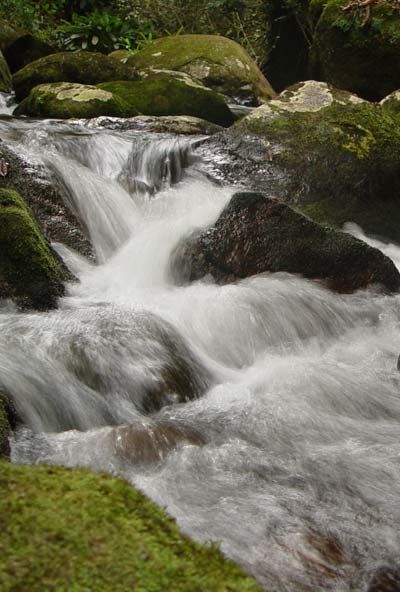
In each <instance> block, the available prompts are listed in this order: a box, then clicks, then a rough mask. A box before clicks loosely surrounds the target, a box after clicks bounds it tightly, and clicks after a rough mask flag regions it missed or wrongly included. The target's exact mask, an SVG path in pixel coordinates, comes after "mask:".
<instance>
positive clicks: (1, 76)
mask: <svg viewBox="0 0 400 592" xmlns="http://www.w3.org/2000/svg"><path fill="white" fill-rule="evenodd" d="M11 88H12V83H11V72H10V70H9V68H8V64H7V62H6V60H5V57H4V56H3V53H2V51H1V50H0V92H10V91H11Z"/></svg>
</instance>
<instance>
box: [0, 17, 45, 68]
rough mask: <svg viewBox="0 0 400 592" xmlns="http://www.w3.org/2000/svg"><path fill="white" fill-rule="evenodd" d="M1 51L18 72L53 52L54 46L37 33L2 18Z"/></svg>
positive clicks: (0, 27) (0, 32) (0, 23)
mask: <svg viewBox="0 0 400 592" xmlns="http://www.w3.org/2000/svg"><path fill="white" fill-rule="evenodd" d="M0 51H2V52H3V54H4V57H5V59H6V61H7V63H8V66H9V68H10V70H11V72H16V71H17V70H19V69H20V68H23V67H24V66H26V65H27V64H30V63H31V62H33V61H35V60H38V59H39V58H42V57H44V56H47V55H49V54H51V53H53V52H54V48H53V47H51V46H50V45H49V44H48V43H45V42H44V41H42V40H41V39H38V38H37V37H35V35H32V34H31V33H28V32H27V31H24V30H23V29H19V28H18V27H13V26H11V25H9V24H8V23H7V22H6V21H4V20H0Z"/></svg>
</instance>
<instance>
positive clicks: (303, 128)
mask: <svg viewBox="0 0 400 592" xmlns="http://www.w3.org/2000/svg"><path fill="white" fill-rule="evenodd" d="M307 87H309V89H310V88H314V91H315V92H312V93H311V94H310V96H309V97H308V98H307V94H308V91H307V92H305V89H306V88H307ZM305 97H306V98H305ZM239 142H240V143H239ZM218 143H219V146H221V145H222V147H223V148H224V145H225V146H226V145H227V146H228V150H229V151H230V155H229V161H230V163H231V164H230V165H228V168H229V167H230V169H231V171H232V172H233V177H234V178H233V179H229V180H235V181H242V182H244V181H245V182H246V184H247V186H250V187H251V188H254V189H257V190H263V191H266V192H268V193H270V194H271V195H277V196H278V197H279V198H280V199H282V200H283V201H286V202H287V203H289V204H291V205H293V206H295V207H296V208H298V209H300V210H301V211H302V212H303V213H305V214H307V215H308V216H310V217H311V218H312V219H314V220H315V221H317V222H322V223H328V224H331V225H334V226H338V227H341V226H342V225H343V224H344V223H345V222H349V221H351V222H356V223H357V224H359V225H360V226H362V227H363V229H364V230H365V231H366V232H368V233H373V234H379V235H381V236H383V237H386V238H388V239H391V240H395V241H398V242H400V126H399V119H398V116H396V115H395V114H393V113H392V112H391V111H390V110H388V109H385V108H384V107H383V106H379V105H374V104H370V103H368V102H363V101H360V99H359V98H358V97H355V96H351V95H348V94H347V93H342V92H341V91H334V90H332V91H331V90H330V89H329V87H328V86H327V85H325V84H323V83H312V84H311V83H309V82H308V83H306V84H305V85H301V84H300V85H298V87H297V89H296V87H295V88H294V89H291V90H288V91H287V92H286V93H283V94H282V95H280V96H279V97H278V98H277V99H275V100H273V101H271V102H269V103H268V105H263V106H261V107H259V108H258V109H255V110H254V111H252V112H251V113H250V114H249V115H248V116H247V117H245V118H243V119H242V120H241V121H240V122H238V123H237V124H236V125H234V126H233V127H232V128H230V130H228V131H227V132H226V133H225V137H221V138H220V140H219V142H218V136H216V137H214V138H212V139H210V141H209V147H210V148H209V149H210V150H213V151H215V150H216V149H218V148H219V146H218ZM224 149H225V148H224ZM238 174H241V175H242V178H241V179H239V178H238ZM231 176H232V175H231ZM228 178H229V176H228Z"/></svg>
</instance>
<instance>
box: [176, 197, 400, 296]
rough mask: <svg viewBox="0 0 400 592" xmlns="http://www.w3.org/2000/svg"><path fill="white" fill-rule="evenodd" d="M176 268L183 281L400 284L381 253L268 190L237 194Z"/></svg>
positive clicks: (344, 288)
mask: <svg viewBox="0 0 400 592" xmlns="http://www.w3.org/2000/svg"><path fill="white" fill-rule="evenodd" d="M172 266H173V268H175V269H176V270H177V271H176V275H177V276H178V279H179V274H180V277H181V279H182V280H183V281H185V280H189V281H193V280H197V279H200V278H202V277H204V276H205V275H207V274H211V275H212V276H213V278H214V279H215V280H217V281H219V282H226V281H232V280H237V279H240V278H244V277H249V276H252V275H256V274H259V273H265V272H277V271H286V272H290V273H300V274H301V275H303V276H304V277H307V278H314V279H321V280H325V281H326V282H327V284H328V286H330V287H331V288H332V289H334V290H337V291H339V292H352V291H354V290H358V289H360V288H365V287H367V286H368V285H370V284H381V285H382V286H384V287H385V288H387V289H389V290H398V288H399V287H400V274H399V272H398V271H397V269H396V268H395V266H394V264H393V263H392V261H390V259H388V258H387V257H385V256H384V255H383V254H382V253H381V252H380V251H378V250H377V249H373V248H371V247H369V246H368V245H366V244H365V243H363V242H361V241H359V240H357V239H355V238H353V237H351V236H350V235H346V234H343V233H339V232H336V231H334V230H332V229H329V228H324V227H322V226H319V225H318V224H315V223H314V222H312V221H311V220H310V219H308V218H306V217H305V216H302V215H301V214H299V213H297V212H295V211H294V210H292V209H291V208H290V207H288V206H286V205H284V204H282V203H279V202H277V201H276V200H272V199H270V198H268V197H267V196H266V195H264V194H262V193H236V194H235V195H234V196H233V197H232V200H231V202H230V203H229V205H228V206H227V207H226V208H225V210H224V211H223V212H222V214H221V216H220V217H219V218H218V220H217V222H216V223H215V224H214V226H212V227H211V228H209V229H208V230H205V231H204V232H203V233H201V234H200V235H194V236H193V237H192V238H189V239H188V241H187V242H186V243H183V245H182V246H180V247H178V249H177V253H176V259H175V261H173V263H172Z"/></svg>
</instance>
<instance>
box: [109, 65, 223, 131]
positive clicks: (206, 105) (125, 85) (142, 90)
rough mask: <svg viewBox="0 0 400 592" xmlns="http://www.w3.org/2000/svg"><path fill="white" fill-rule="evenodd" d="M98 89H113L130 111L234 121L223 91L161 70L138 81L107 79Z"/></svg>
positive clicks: (127, 110)
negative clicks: (221, 92) (220, 91)
mask: <svg viewBox="0 0 400 592" xmlns="http://www.w3.org/2000/svg"><path fill="white" fill-rule="evenodd" d="M98 88H99V89H102V90H104V91H108V92H111V93H112V94H113V95H114V96H115V97H117V98H118V99H119V100H121V101H122V103H123V104H124V105H125V110H126V112H127V113H130V112H132V113H133V112H134V111H136V112H140V113H142V114H143V115H191V116H193V117H199V118H201V119H205V120H207V121H211V122H212V123H216V124H217V125H223V126H228V125H230V124H231V123H233V115H232V113H231V111H230V110H229V108H228V107H227V105H226V104H225V101H224V99H223V97H222V96H221V95H219V94H218V93H216V92H214V91H212V90H210V89H208V88H205V87H203V86H202V85H200V84H196V83H193V82H191V81H190V80H189V81H188V80H183V79H182V80H179V79H177V78H175V77H174V76H171V75H168V74H164V75H163V74H159V75H157V76H155V77H154V78H150V77H149V78H146V79H145V80H140V81H138V82H127V81H118V82H106V83H104V84H99V85H98Z"/></svg>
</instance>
